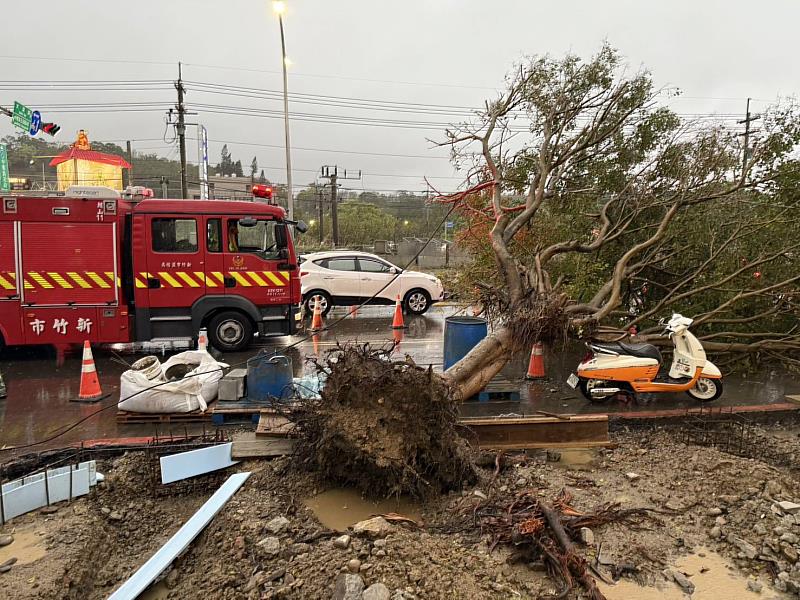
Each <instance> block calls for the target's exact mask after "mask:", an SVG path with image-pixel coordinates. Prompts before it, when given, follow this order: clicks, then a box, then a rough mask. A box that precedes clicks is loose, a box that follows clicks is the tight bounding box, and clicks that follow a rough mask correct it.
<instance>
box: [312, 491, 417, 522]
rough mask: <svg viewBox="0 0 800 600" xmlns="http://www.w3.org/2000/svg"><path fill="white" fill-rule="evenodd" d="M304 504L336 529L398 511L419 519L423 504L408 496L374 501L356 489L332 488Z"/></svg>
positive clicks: (322, 520)
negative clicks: (416, 502) (362, 495)
mask: <svg viewBox="0 0 800 600" xmlns="http://www.w3.org/2000/svg"><path fill="white" fill-rule="evenodd" d="M303 503H304V504H305V505H306V506H307V507H308V508H309V509H311V511H312V512H313V513H314V516H315V517H316V518H317V519H318V520H319V522H320V523H322V525H323V526H325V527H327V528H328V529H333V530H335V531H344V530H346V529H347V528H348V527H350V526H352V525H354V524H356V523H358V522H359V521H363V520H365V519H369V518H370V517H371V516H373V515H377V514H385V513H399V514H401V515H403V516H405V517H410V518H412V519H415V520H419V519H420V507H419V505H417V504H415V503H414V502H413V501H411V500H410V499H408V498H390V499H387V500H380V501H378V502H373V501H371V500H367V499H365V498H362V497H361V494H359V493H358V492H357V491H355V490H348V489H332V490H327V491H325V492H322V493H321V494H317V495H316V496H312V497H311V498H306V499H305V500H304V501H303Z"/></svg>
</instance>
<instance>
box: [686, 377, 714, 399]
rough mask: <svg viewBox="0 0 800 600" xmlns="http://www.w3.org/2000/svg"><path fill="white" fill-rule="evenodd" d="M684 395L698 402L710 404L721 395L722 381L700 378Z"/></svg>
mask: <svg viewBox="0 0 800 600" xmlns="http://www.w3.org/2000/svg"><path fill="white" fill-rule="evenodd" d="M686 393H687V394H688V395H689V396H690V397H692V398H694V399H695V400H699V401H700V402H711V401H712V400H716V399H717V398H719V397H720V396H721V395H722V380H721V379H709V378H707V377H701V378H700V379H698V380H697V383H695V384H694V387H693V388H692V389H690V390H687V391H686Z"/></svg>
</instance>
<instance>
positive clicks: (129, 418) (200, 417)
mask: <svg viewBox="0 0 800 600" xmlns="http://www.w3.org/2000/svg"><path fill="white" fill-rule="evenodd" d="M210 421H211V409H210V408H209V409H206V410H204V411H199V410H196V411H192V412H188V413H139V412H130V411H127V410H118V411H117V423H119V424H120V425H135V424H141V423H160V424H164V425H171V424H183V423H208V422H210Z"/></svg>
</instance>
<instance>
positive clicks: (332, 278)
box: [300, 250, 445, 315]
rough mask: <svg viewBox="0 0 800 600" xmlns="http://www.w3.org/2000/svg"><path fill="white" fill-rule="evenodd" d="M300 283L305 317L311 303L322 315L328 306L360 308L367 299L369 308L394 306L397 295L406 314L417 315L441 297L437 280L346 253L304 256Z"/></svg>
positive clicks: (376, 258) (365, 255)
mask: <svg viewBox="0 0 800 600" xmlns="http://www.w3.org/2000/svg"><path fill="white" fill-rule="evenodd" d="M300 283H301V286H302V291H303V302H304V304H305V309H306V311H307V313H309V314H310V313H311V312H313V310H314V303H315V302H320V309H321V310H322V313H323V314H326V313H327V312H328V311H329V310H330V309H331V306H334V305H337V306H350V305H354V304H361V303H363V302H364V301H366V300H368V299H370V304H394V302H395V300H396V298H397V295H398V294H399V295H400V298H401V299H402V301H403V307H404V308H405V309H406V311H408V312H411V313H414V314H417V315H421V314H422V313H424V312H425V311H426V310H428V309H429V308H430V306H431V304H433V303H434V302H438V301H440V300H444V297H445V294H444V288H443V287H442V282H441V281H439V278H438V277H434V276H433V275H427V274H425V273H417V272H416V271H404V270H403V269H401V268H400V267H396V266H395V265H393V264H392V263H390V262H386V261H385V260H384V259H382V258H380V257H379V256H376V255H374V254H368V253H367V252H353V251H348V250H337V251H331V252H315V253H314V254H306V255H304V256H303V257H302V262H301V264H300ZM373 296H374V298H373Z"/></svg>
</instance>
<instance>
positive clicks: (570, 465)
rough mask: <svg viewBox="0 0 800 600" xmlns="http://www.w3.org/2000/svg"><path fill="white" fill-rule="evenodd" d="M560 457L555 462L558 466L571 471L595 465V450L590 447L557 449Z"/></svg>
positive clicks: (586, 468)
mask: <svg viewBox="0 0 800 600" xmlns="http://www.w3.org/2000/svg"><path fill="white" fill-rule="evenodd" d="M558 452H559V453H560V454H561V458H560V459H559V460H558V462H556V463H555V465H556V466H558V467H563V468H564V469H570V470H572V471H589V470H591V469H593V468H594V467H595V462H596V459H597V452H596V450H593V449H591V448H564V449H563V450H559V451H558Z"/></svg>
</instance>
